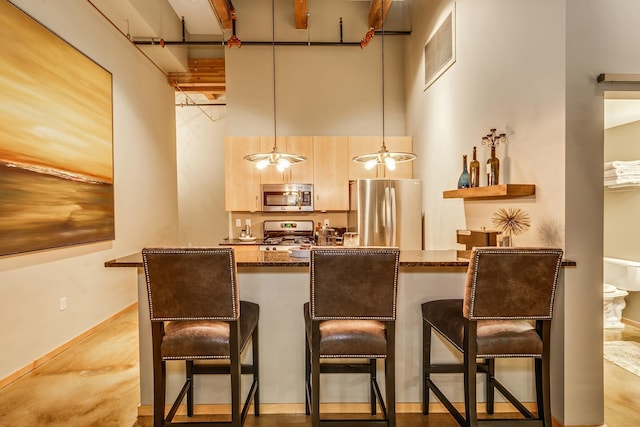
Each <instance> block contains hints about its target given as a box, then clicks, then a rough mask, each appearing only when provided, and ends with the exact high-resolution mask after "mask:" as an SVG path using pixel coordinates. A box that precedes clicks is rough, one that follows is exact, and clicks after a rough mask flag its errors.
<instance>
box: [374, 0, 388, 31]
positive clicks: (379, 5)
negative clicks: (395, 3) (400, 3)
mask: <svg viewBox="0 0 640 427" xmlns="http://www.w3.org/2000/svg"><path fill="white" fill-rule="evenodd" d="M391 2H392V0H371V3H370V4H369V28H375V29H376V30H378V29H380V28H382V21H383V20H384V19H386V18H387V14H388V13H389V9H390V8H391ZM381 10H382V15H381V14H380V11H381Z"/></svg>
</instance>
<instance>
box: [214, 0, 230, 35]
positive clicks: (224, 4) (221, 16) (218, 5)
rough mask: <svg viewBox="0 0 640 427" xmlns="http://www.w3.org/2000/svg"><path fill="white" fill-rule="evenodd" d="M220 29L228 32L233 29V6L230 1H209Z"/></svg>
mask: <svg viewBox="0 0 640 427" xmlns="http://www.w3.org/2000/svg"><path fill="white" fill-rule="evenodd" d="M209 4H210V5H211V8H212V9H213V12H214V14H215V15H216V18H218V22H219V23H220V27H222V29H223V30H230V29H231V28H232V27H233V6H232V5H231V1H230V0H209Z"/></svg>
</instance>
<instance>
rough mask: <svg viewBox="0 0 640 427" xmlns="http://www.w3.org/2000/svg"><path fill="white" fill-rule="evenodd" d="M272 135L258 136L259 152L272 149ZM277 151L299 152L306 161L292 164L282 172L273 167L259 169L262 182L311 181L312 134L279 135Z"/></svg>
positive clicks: (307, 182)
mask: <svg viewBox="0 0 640 427" xmlns="http://www.w3.org/2000/svg"><path fill="white" fill-rule="evenodd" d="M273 138H274V137H272V136H261V137H260V152H261V153H268V152H270V151H271V150H273V147H274V144H273V140H274V139H273ZM277 148H278V151H279V152H281V153H291V154H300V155H302V156H305V157H306V158H307V161H306V162H302V163H296V164H292V165H291V166H290V167H289V168H287V169H285V170H284V172H280V171H278V169H276V168H275V167H266V168H264V169H263V170H262V171H261V174H260V179H261V182H262V184H282V183H288V182H293V183H300V184H310V183H312V182H313V137H312V136H287V137H284V136H279V137H278V146H277Z"/></svg>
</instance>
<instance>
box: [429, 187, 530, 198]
mask: <svg viewBox="0 0 640 427" xmlns="http://www.w3.org/2000/svg"><path fill="white" fill-rule="evenodd" d="M534 194H536V186H535V185H534V184H499V185H488V186H486V187H474V188H460V189H457V190H448V191H444V192H443V193H442V196H443V197H444V198H445V199H509V198H511V197H525V196H533V195H534Z"/></svg>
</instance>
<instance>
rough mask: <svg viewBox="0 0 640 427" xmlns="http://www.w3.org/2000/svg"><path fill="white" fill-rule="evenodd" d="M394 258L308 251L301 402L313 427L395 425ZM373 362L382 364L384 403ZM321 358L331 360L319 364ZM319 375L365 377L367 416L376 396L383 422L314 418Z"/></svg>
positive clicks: (382, 252)
mask: <svg viewBox="0 0 640 427" xmlns="http://www.w3.org/2000/svg"><path fill="white" fill-rule="evenodd" d="M399 257H400V251H399V249H397V248H350V249H346V248H344V249H327V248H312V250H311V254H310V291H311V295H310V296H311V298H310V302H309V303H306V304H305V305H304V320H305V326H306V345H305V356H306V357H305V359H306V399H305V403H306V411H307V415H309V413H310V414H311V421H312V426H313V427H318V426H323V425H332V426H335V427H340V426H344V427H346V426H353V425H358V426H389V427H394V426H395V425H396V411H395V404H396V403H395V320H396V298H397V283H398V264H399ZM339 359H344V360H339ZM377 359H384V360H385V364H384V366H385V390H386V399H383V397H382V393H381V391H380V387H379V386H378V382H377V378H376V361H377ZM323 360H324V361H325V362H326V361H328V360H333V361H336V360H337V362H333V363H322V361H323ZM358 360H360V361H358ZM321 373H366V374H369V376H370V388H371V413H372V415H375V414H376V397H377V399H378V400H379V402H380V408H381V410H382V414H383V416H384V419H380V418H374V417H370V418H365V419H342V420H340V419H333V418H332V419H320V374H321ZM385 400H386V405H385Z"/></svg>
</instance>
